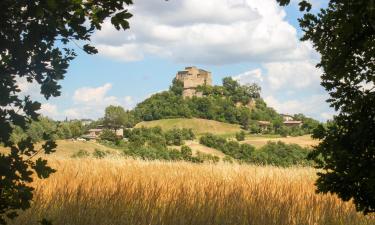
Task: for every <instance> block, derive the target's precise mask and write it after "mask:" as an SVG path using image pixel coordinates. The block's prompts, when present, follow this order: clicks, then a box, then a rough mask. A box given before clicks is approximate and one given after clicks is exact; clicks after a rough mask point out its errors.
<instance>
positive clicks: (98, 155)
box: [92, 149, 108, 159]
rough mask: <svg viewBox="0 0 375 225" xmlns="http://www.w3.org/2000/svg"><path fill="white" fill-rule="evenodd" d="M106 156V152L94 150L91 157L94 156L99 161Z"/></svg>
mask: <svg viewBox="0 0 375 225" xmlns="http://www.w3.org/2000/svg"><path fill="white" fill-rule="evenodd" d="M107 154H108V153H107V152H104V151H102V150H99V149H95V151H94V152H93V153H92V156H94V157H95V158H97V159H101V158H104V157H105V156H106V155H107Z"/></svg>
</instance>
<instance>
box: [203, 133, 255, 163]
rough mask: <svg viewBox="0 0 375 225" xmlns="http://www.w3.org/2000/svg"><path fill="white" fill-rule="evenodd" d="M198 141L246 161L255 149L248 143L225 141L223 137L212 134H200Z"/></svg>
mask: <svg viewBox="0 0 375 225" xmlns="http://www.w3.org/2000/svg"><path fill="white" fill-rule="evenodd" d="M200 143H201V144H203V145H205V146H208V147H211V148H216V149H218V150H220V151H222V152H223V153H225V154H226V155H229V156H231V157H233V158H235V159H238V160H243V161H248V160H249V158H250V157H251V154H252V152H253V151H254V150H255V148H254V147H253V146H251V145H249V144H240V143H238V142H237V141H227V140H226V139H225V138H222V137H219V136H216V135H213V134H206V135H204V136H202V137H201V138H200Z"/></svg>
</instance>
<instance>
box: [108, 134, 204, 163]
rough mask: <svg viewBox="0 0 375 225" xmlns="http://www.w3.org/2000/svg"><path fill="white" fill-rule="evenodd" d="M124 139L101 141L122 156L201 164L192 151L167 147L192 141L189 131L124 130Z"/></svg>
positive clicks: (192, 135)
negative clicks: (119, 151) (116, 149)
mask: <svg viewBox="0 0 375 225" xmlns="http://www.w3.org/2000/svg"><path fill="white" fill-rule="evenodd" d="M124 137H125V139H127V140H115V141H113V140H108V139H102V141H103V142H102V143H103V144H105V145H108V146H112V147H115V148H118V149H120V150H122V152H123V154H124V155H127V156H132V157H134V158H141V159H147V160H156V159H159V160H168V161H177V160H185V161H190V162H203V160H202V159H200V158H197V157H194V156H193V155H192V150H191V149H190V148H189V147H187V146H182V147H181V151H179V150H177V149H171V148H169V146H181V145H183V144H184V141H185V140H193V139H194V138H195V136H194V133H193V132H192V130H190V129H173V130H169V131H166V132H164V131H163V130H162V129H161V128H160V127H152V128H145V127H142V128H133V129H131V130H130V129H126V130H125V132H124Z"/></svg>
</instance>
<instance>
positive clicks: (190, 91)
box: [176, 66, 212, 98]
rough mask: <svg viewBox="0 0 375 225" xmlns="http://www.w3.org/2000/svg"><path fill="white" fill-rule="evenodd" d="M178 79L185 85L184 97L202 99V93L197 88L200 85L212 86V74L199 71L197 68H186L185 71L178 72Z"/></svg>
mask: <svg viewBox="0 0 375 225" xmlns="http://www.w3.org/2000/svg"><path fill="white" fill-rule="evenodd" d="M176 79H177V80H180V81H182V82H183V83H184V92H183V97H184V98H186V97H193V96H197V97H202V93H201V92H198V91H197V90H196V88H197V87H198V86H200V85H209V86H211V85H212V77H211V72H209V71H206V70H202V69H198V68H197V67H195V66H190V67H185V70H183V71H178V72H177V75H176Z"/></svg>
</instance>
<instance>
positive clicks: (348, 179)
mask: <svg viewBox="0 0 375 225" xmlns="http://www.w3.org/2000/svg"><path fill="white" fill-rule="evenodd" d="M278 2H280V4H281V5H285V4H288V3H289V0H278ZM300 6H301V10H305V9H306V10H307V11H309V10H310V8H311V5H310V4H308V3H307V2H306V1H302V2H301V3H300ZM299 23H300V26H301V28H302V30H303V31H304V36H303V37H302V40H309V41H311V42H312V43H313V46H314V48H315V49H316V51H317V52H319V53H320V55H321V60H320V63H319V64H318V65H317V66H318V67H319V68H321V69H322V70H323V74H322V76H321V78H322V82H321V84H322V86H323V87H324V88H325V89H326V90H327V91H328V93H329V94H330V98H329V99H328V102H329V103H330V105H331V106H332V107H334V108H335V109H336V110H337V112H338V115H337V116H335V117H334V119H333V121H331V122H330V123H329V124H328V126H320V128H319V129H317V130H316V132H315V135H314V136H315V137H316V138H319V139H321V143H320V144H319V145H318V146H317V147H316V148H315V150H314V151H313V153H312V154H311V157H312V158H314V159H315V160H316V162H317V163H318V166H317V167H318V168H320V169H323V171H324V172H320V173H319V174H318V175H319V178H318V180H317V187H318V190H319V191H320V192H323V193H327V192H331V193H335V194H337V195H338V196H339V197H340V198H341V199H343V200H345V201H348V200H351V199H353V200H354V203H355V205H356V207H357V210H359V211H363V212H364V213H369V212H375V141H374V140H375V85H374V84H375V60H374V56H375V5H374V1H368V0H330V1H329V3H328V7H327V8H323V9H320V11H319V13H317V14H312V13H308V12H306V13H304V15H303V17H302V18H301V19H299Z"/></svg>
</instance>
